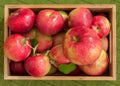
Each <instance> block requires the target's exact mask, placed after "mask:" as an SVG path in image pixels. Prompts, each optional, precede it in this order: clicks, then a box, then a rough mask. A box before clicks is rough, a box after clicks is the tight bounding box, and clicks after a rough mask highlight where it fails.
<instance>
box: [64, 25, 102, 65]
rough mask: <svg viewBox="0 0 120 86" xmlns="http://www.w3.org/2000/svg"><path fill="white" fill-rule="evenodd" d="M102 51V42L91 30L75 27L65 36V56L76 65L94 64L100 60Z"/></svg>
mask: <svg viewBox="0 0 120 86" xmlns="http://www.w3.org/2000/svg"><path fill="white" fill-rule="evenodd" d="M101 50H102V43H101V40H100V38H99V36H98V35H97V34H96V33H95V31H93V30H92V29H90V28H86V27H74V28H71V29H70V30H68V32H67V33H66V34H65V38H64V43H63V51H64V55H65V56H66V57H67V58H69V60H70V61H71V62H72V63H74V64H77V65H87V64H93V63H94V62H95V61H96V60H97V59H98V57H99V55H100V53H101Z"/></svg>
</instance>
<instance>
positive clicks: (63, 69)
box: [58, 63, 76, 74]
mask: <svg viewBox="0 0 120 86" xmlns="http://www.w3.org/2000/svg"><path fill="white" fill-rule="evenodd" d="M58 69H59V71H60V72H62V73H64V74H69V73H71V72H72V71H73V70H75V69H76V65H75V64H73V63H70V64H61V65H59V66H58Z"/></svg>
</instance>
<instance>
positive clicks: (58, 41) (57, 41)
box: [53, 32, 65, 46]
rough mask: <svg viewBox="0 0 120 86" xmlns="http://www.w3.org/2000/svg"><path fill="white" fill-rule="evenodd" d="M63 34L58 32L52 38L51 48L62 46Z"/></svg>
mask: <svg viewBox="0 0 120 86" xmlns="http://www.w3.org/2000/svg"><path fill="white" fill-rule="evenodd" d="M64 36H65V32H60V33H58V34H55V35H54V36H53V46H55V45H58V44H63V40H64Z"/></svg>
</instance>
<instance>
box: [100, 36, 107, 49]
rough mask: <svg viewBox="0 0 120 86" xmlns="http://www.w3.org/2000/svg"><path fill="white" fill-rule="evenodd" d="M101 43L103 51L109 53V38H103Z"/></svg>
mask: <svg viewBox="0 0 120 86" xmlns="http://www.w3.org/2000/svg"><path fill="white" fill-rule="evenodd" d="M101 42H102V48H103V50H105V51H107V50H108V38H107V37H104V38H101Z"/></svg>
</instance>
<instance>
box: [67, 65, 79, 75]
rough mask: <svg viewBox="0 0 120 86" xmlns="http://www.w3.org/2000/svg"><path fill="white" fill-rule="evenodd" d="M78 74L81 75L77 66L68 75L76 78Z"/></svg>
mask: <svg viewBox="0 0 120 86" xmlns="http://www.w3.org/2000/svg"><path fill="white" fill-rule="evenodd" d="M80 73H81V70H80V68H79V66H77V67H76V69H75V70H73V71H72V72H71V73H70V74H69V75H72V76H76V75H78V74H80Z"/></svg>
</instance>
